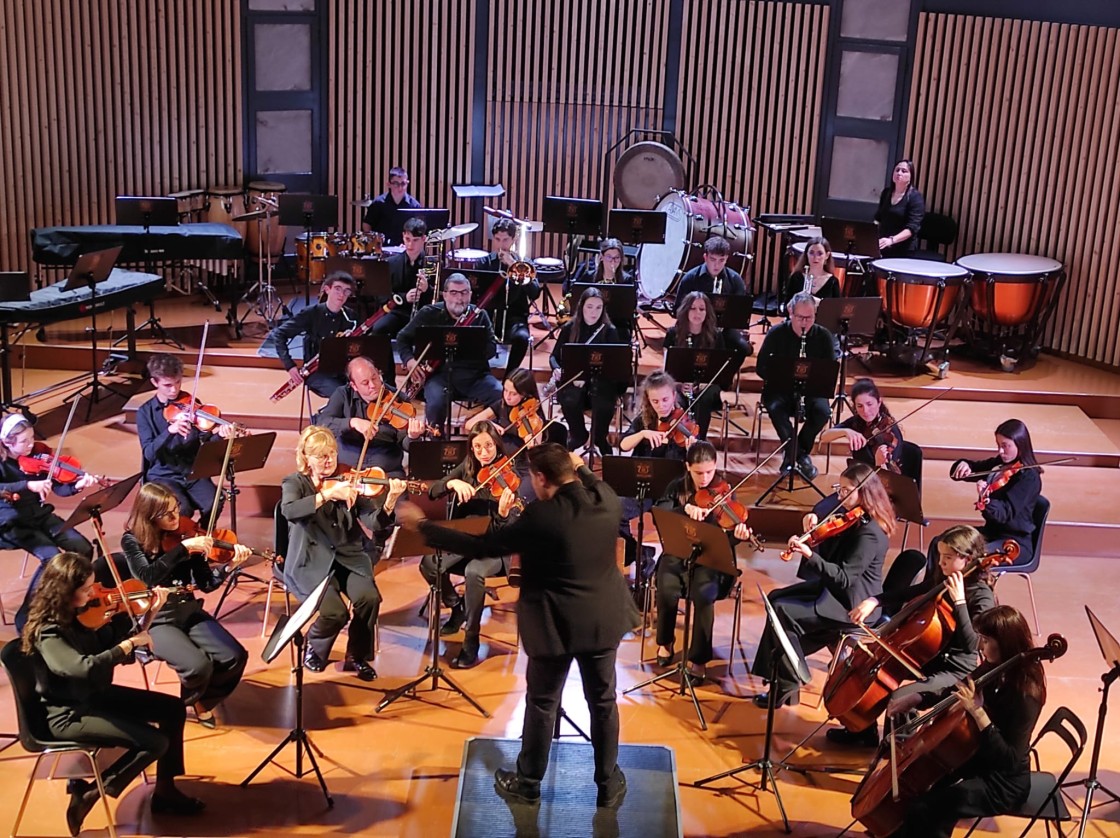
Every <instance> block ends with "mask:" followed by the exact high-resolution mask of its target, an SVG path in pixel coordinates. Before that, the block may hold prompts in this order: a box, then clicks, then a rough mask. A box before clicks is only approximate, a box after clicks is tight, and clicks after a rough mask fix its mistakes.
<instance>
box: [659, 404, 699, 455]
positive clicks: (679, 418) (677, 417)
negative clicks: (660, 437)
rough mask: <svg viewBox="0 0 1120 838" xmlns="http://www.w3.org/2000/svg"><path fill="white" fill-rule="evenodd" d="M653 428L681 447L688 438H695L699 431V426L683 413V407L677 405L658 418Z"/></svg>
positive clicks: (686, 443) (686, 442)
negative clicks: (670, 411) (666, 414)
mask: <svg viewBox="0 0 1120 838" xmlns="http://www.w3.org/2000/svg"><path fill="white" fill-rule="evenodd" d="M653 430H655V431H657V432H658V433H660V434H666V435H667V436H668V437H669V442H671V443H673V445H677V446H680V447H681V448H683V447H684V446H686V445H688V443H689V441H690V440H693V439H696V435H697V434H699V433H700V426H699V425H697V424H696V422H695V421H694V420H693V419H692V417H691V416H689V415H688V414H687V413H685V410H684V408H683V407H677V408H673V412H672V413H670V414H669V415H668V416H666V417H665V418H658V420H657V427H656V428H654V429H653Z"/></svg>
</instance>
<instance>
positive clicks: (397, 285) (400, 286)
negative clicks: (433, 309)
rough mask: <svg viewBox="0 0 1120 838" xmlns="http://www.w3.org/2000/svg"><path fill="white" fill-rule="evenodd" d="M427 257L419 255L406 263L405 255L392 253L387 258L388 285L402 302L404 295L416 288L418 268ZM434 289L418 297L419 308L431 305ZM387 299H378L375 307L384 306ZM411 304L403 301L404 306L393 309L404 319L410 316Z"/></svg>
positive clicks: (429, 289) (406, 255)
mask: <svg viewBox="0 0 1120 838" xmlns="http://www.w3.org/2000/svg"><path fill="white" fill-rule="evenodd" d="M426 259H427V257H426V256H425V255H424V254H423V253H421V254H420V258H419V259H417V260H416V261H415V262H410V261H408V254H407V253H394V254H393V255H392V256H390V257H389V258H388V260H386V261H387V263H388V265H389V283H390V285H391V286H392V289H393V293H394V294H399V295H400V298H401V299H402V300H404V296H405V294H407V293H408V292H409V291H411V290H412V289H413V288H415V287H416V277H417V274H419V272H420V268H421V267H422V266H423V265H424V264H425V261H426ZM434 293H435V289H434V288H431V287H429V288H428V290H427V291H425V292H424V293H423V294H421V295H420V306H421V307H423V306H426V305H431V303H432V298H433V294H434ZM388 299H389V298H388V297H378V298H377V301H376V302H377V305H379V306H381V305H384V304H385V303H386V302H387V301H388ZM412 308H413V306H412V303H410V302H408V300H405V301H404V305H402V306H400V307H398V308H397V309H395V311H398V312H400V313H401V314H402V315H404V316H405V317H411V316H412Z"/></svg>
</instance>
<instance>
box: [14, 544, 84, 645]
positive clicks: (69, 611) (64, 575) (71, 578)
mask: <svg viewBox="0 0 1120 838" xmlns="http://www.w3.org/2000/svg"><path fill="white" fill-rule="evenodd" d="M92 575H93V562H92V561H91V560H90V559H87V558H86V557H85V556H83V555H81V554H80V553H59V554H58V555H57V556H55V557H54V558H53V559H51V560H50V561H49V562H47V565H46V567H44V568H43V575H42V576H41V577H40V579H39V587H37V588H36V589H35V594H34V595H33V596H32V598H31V607H30V610H29V611H28V616H27V625H25V626H24V627H23V641H22V643H21V645H20V648H21V649H23V652H24V654H31V652H32V651H33V650H34V648H35V643H36V642H37V641H38V640H39V633H40V632H41V631H42V629H43V626H45V625H48V624H50V623H54V624H55V625H58V626H62V627H64V628H65V627H69V626H70V624H71V623H72V622H74V594H75V592H77V590H78V588H80V587H82V585H84V584H85V583H86V580H88V579H89V577H91V576H92Z"/></svg>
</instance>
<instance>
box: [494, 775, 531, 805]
mask: <svg viewBox="0 0 1120 838" xmlns="http://www.w3.org/2000/svg"><path fill="white" fill-rule="evenodd" d="M494 790H495V791H496V792H497V793H498V794H499V795H500V796H501V797H503V798H505V799H507V800H513V801H515V802H517V803H530V804H532V803H540V800H541V784H540V783H534V782H533V781H532V780H526V779H525V778H524V777H522V776H521V775H520V774H518V773H517V772H516V771H507V770H506V769H504V768H499V769H498V770H497V771H495V772H494Z"/></svg>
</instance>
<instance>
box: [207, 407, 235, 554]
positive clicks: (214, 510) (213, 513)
mask: <svg viewBox="0 0 1120 838" xmlns="http://www.w3.org/2000/svg"><path fill="white" fill-rule="evenodd" d="M236 439H237V433H236V429H235V432H234V433H231V434H230V435H229V439H227V440H226V454H225V457H223V458H222V470H221V471H220V472H219V473H218V483H217V485H216V486H215V488H214V505H213V506H212V507H210V522H209V523H208V524H207V525H206V535H207V537H209V536H212V535H213V534H214V525H215V524H216V523H218V507H219V506H221V504H220V503H218V498H220V497H221V495H222V488H223V487H224V485H225V479H226V474H227V473H228V472H229V461H230V458H231V456H232V455H233V443H234V440H236Z"/></svg>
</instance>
